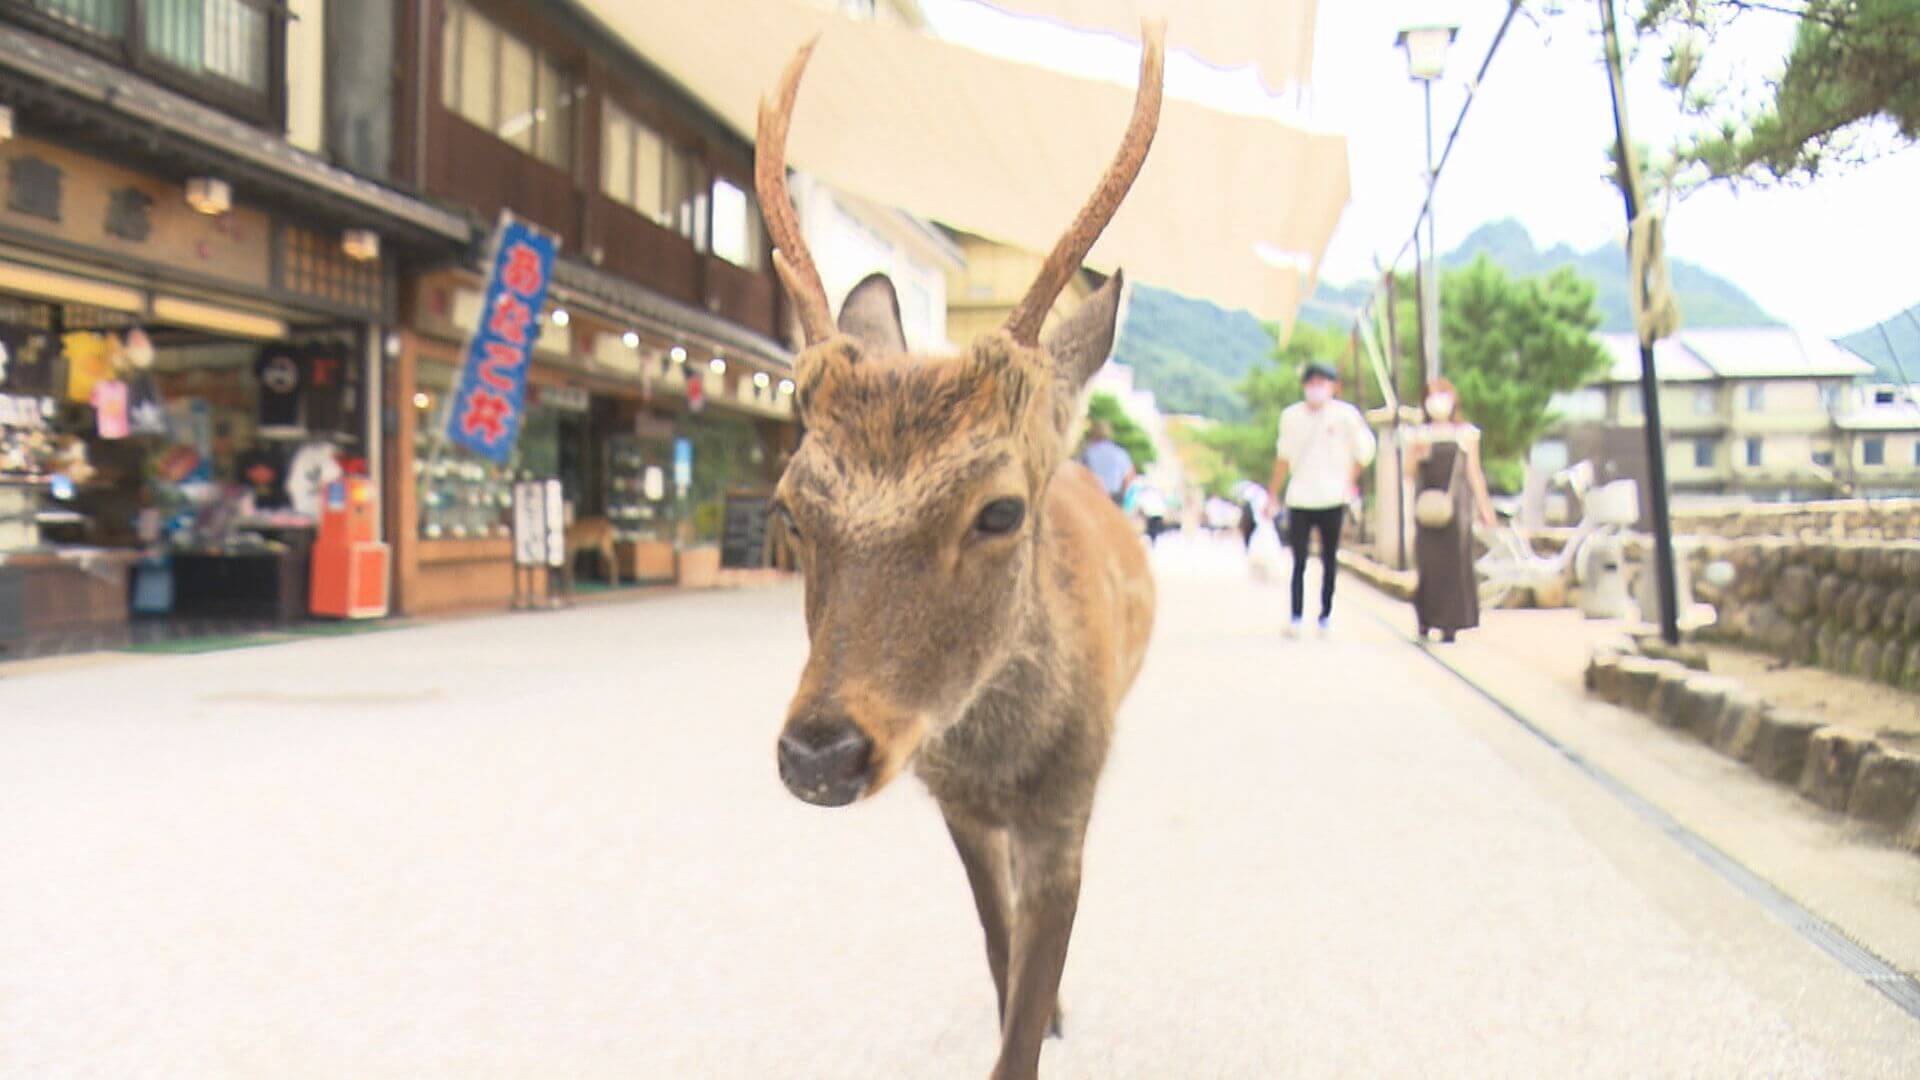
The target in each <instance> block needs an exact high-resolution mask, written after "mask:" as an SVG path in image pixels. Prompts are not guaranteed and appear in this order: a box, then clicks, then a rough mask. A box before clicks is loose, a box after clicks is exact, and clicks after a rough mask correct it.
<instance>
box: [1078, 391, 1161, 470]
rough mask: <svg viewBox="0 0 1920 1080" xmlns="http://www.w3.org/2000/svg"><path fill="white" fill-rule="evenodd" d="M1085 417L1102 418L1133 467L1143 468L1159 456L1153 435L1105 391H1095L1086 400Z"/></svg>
mask: <svg viewBox="0 0 1920 1080" xmlns="http://www.w3.org/2000/svg"><path fill="white" fill-rule="evenodd" d="M1087 419H1088V420H1089V421H1099V420H1104V421H1106V422H1107V426H1108V427H1111V428H1112V429H1113V441H1114V442H1116V443H1118V444H1120V449H1122V450H1125V451H1126V452H1127V456H1128V457H1130V458H1132V459H1133V467H1134V468H1136V469H1142V470H1144V469H1145V468H1146V467H1147V466H1149V465H1151V464H1153V463H1154V461H1155V460H1156V459H1158V458H1159V456H1160V455H1159V453H1158V451H1156V450H1154V448H1153V437H1152V436H1150V435H1148V434H1147V430H1146V429H1145V428H1143V427H1141V426H1140V425H1139V424H1136V423H1134V422H1133V417H1131V416H1128V415H1127V411H1126V410H1125V409H1123V408H1121V407H1120V399H1119V398H1117V397H1114V396H1113V395H1112V394H1108V393H1105V392H1101V393H1096V394H1094V395H1093V397H1092V398H1090V399H1088V401H1087Z"/></svg>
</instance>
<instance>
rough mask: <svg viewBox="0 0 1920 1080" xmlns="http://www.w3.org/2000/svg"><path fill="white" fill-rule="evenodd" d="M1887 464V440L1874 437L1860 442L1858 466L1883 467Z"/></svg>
mask: <svg viewBox="0 0 1920 1080" xmlns="http://www.w3.org/2000/svg"><path fill="white" fill-rule="evenodd" d="M1886 463H1887V440H1886V439H1884V438H1882V437H1881V436H1878V435H1875V436H1873V437H1872V438H1869V439H1862V440H1860V464H1862V465H1885V464H1886Z"/></svg>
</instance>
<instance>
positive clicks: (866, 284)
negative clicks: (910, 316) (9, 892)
mask: <svg viewBox="0 0 1920 1080" xmlns="http://www.w3.org/2000/svg"><path fill="white" fill-rule="evenodd" d="M840 332H841V333H843V334H845V335H847V336H848V337H850V338H852V339H853V340H855V341H857V342H859V343H860V344H861V345H862V346H863V347H864V348H866V349H867V350H868V351H869V352H872V353H874V354H876V355H880V356H898V355H900V354H902V353H904V352H906V351H907V332H906V330H904V329H903V328H902V327H901V325H900V295H899V294H898V293H896V292H894V291H893V282H892V280H890V279H889V278H888V277H887V275H885V274H868V275H867V276H866V277H865V278H863V279H861V281H860V284H858V285H855V286H854V287H853V291H852V292H850V293H848V294H847V301H846V303H844V304H842V305H840Z"/></svg>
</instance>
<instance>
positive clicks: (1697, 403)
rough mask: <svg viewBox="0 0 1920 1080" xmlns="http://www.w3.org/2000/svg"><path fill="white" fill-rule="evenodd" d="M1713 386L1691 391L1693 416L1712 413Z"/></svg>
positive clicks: (1710, 414)
mask: <svg viewBox="0 0 1920 1080" xmlns="http://www.w3.org/2000/svg"><path fill="white" fill-rule="evenodd" d="M1713 404H1714V403H1713V388H1712V387H1709V386H1703V387H1700V388H1699V389H1698V390H1695V391H1694V392H1693V413H1694V415H1695V416H1712V415H1713Z"/></svg>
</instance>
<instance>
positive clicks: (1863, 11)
mask: <svg viewBox="0 0 1920 1080" xmlns="http://www.w3.org/2000/svg"><path fill="white" fill-rule="evenodd" d="M1748 17H1752V18H1756V19H1759V18H1783V17H1784V18H1791V19H1794V20H1796V23H1797V25H1796V28H1795V33H1794V38H1793V44H1792V46H1791V48H1790V49H1789V51H1788V53H1787V56H1786V59H1785V65H1784V67H1783V69H1782V70H1781V73H1780V75H1779V77H1778V78H1774V79H1770V80H1768V83H1767V85H1766V87H1765V90H1764V92H1763V93H1762V95H1761V99H1762V100H1761V103H1760V104H1759V105H1758V106H1757V107H1753V108H1741V107H1738V106H1736V107H1734V108H1732V109H1728V108H1724V107H1721V106H1720V104H1719V103H1720V102H1725V101H1730V100H1731V101H1739V100H1740V99H1741V98H1742V97H1744V96H1745V95H1744V94H1743V93H1741V92H1740V91H1741V90H1742V89H1743V88H1739V87H1733V86H1728V85H1725V84H1724V83H1719V84H1716V83H1715V81H1714V77H1713V76H1712V75H1711V74H1710V72H1711V71H1712V66H1711V61H1712V59H1713V56H1714V54H1715V51H1716V49H1719V48H1722V47H1723V46H1721V45H1720V44H1719V38H1720V34H1721V32H1722V31H1724V30H1726V29H1727V28H1728V27H1730V26H1731V25H1733V24H1734V23H1736V22H1738V21H1740V20H1742V19H1745V18H1748ZM1638 26H1639V28H1640V30H1641V31H1642V33H1648V34H1653V35H1655V36H1656V37H1658V38H1660V39H1663V40H1665V41H1666V43H1667V54H1666V63H1667V69H1666V77H1667V82H1668V84H1669V85H1671V86H1672V87H1674V89H1676V90H1677V91H1678V92H1679V93H1680V95H1681V101H1682V106H1683V108H1684V109H1685V110H1686V111H1687V112H1689V113H1691V114H1692V115H1694V116H1696V117H1698V118H1700V120H1701V122H1702V123H1703V125H1705V127H1706V130H1703V131H1700V132H1698V133H1695V134H1692V135H1689V136H1687V137H1685V138H1683V139H1682V140H1681V143H1680V145H1679V146H1678V147H1677V148H1676V150H1675V155H1676V157H1677V158H1678V160H1679V161H1680V162H1682V163H1685V164H1696V165H1698V166H1701V167H1703V168H1704V170H1705V172H1706V174H1707V175H1708V176H1710V177H1712V178H1714V179H1722V180H1729V181H1734V182H1739V181H1743V180H1744V181H1755V182H1760V183H1767V182H1773V181H1793V180H1810V179H1812V178H1813V177H1814V176H1816V175H1818V174H1819V172H1820V171H1821V169H1822V167H1823V166H1825V165H1827V164H1828V163H1830V162H1833V161H1840V162H1857V161H1860V160H1864V159H1865V158H1867V157H1869V156H1871V154H1872V152H1873V148H1874V141H1873V140H1871V139H1868V140H1862V139H1861V138H1860V136H1861V135H1862V134H1863V133H1864V132H1866V129H1868V128H1869V127H1871V126H1873V123H1874V122H1875V121H1885V122H1888V123H1889V124H1890V125H1891V127H1892V128H1893V129H1894V131H1895V132H1897V133H1898V136H1899V139H1900V140H1902V141H1905V142H1909V143H1910V142H1913V141H1915V140H1920V0H1767V2H1762V0H1645V4H1644V6H1643V8H1642V9H1641V13H1640V18H1639V20H1638ZM1728 48H1730V47H1728Z"/></svg>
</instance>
